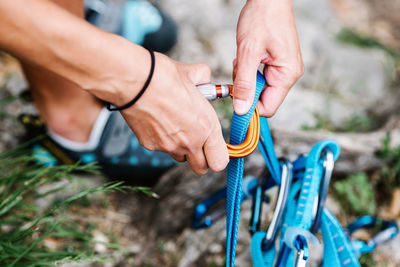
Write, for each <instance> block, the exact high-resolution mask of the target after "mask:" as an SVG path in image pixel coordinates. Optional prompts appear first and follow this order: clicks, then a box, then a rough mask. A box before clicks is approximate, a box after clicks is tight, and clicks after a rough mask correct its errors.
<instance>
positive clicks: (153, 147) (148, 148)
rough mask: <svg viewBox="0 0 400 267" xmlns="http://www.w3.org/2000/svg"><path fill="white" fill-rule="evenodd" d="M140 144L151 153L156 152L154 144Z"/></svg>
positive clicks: (145, 142)
mask: <svg viewBox="0 0 400 267" xmlns="http://www.w3.org/2000/svg"><path fill="white" fill-rule="evenodd" d="M140 144H141V145H142V146H143V147H144V148H146V149H147V150H149V151H154V150H156V146H155V145H154V144H153V143H150V142H147V141H144V142H140Z"/></svg>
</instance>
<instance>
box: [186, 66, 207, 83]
mask: <svg viewBox="0 0 400 267" xmlns="http://www.w3.org/2000/svg"><path fill="white" fill-rule="evenodd" d="M186 70H187V75H188V78H189V80H190V81H191V82H192V83H193V84H195V85H199V84H205V83H210V82H211V68H210V67H209V66H208V65H207V64H204V63H198V64H187V65H186Z"/></svg>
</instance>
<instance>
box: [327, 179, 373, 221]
mask: <svg viewBox="0 0 400 267" xmlns="http://www.w3.org/2000/svg"><path fill="white" fill-rule="evenodd" d="M333 188H334V190H335V194H336V196H337V197H336V199H337V200H338V201H339V202H340V204H341V206H342V207H343V209H344V210H345V212H346V213H348V214H355V215H367V214H368V215H372V214H375V212H376V200H375V193H374V187H373V185H372V184H371V183H370V182H369V179H368V176H367V175H366V174H365V173H357V174H354V175H351V176H349V177H348V178H347V179H345V180H342V181H337V182H335V183H334V184H333Z"/></svg>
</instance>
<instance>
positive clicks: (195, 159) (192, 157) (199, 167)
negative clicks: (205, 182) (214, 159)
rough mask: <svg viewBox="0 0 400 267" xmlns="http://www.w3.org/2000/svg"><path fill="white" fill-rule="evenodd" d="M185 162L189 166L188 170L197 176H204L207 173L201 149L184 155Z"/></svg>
mask: <svg viewBox="0 0 400 267" xmlns="http://www.w3.org/2000/svg"><path fill="white" fill-rule="evenodd" d="M186 158H187V161H188V162H189V164H190V168H192V170H193V171H194V172H195V173H196V174H198V175H204V174H206V173H207V171H208V167H207V161H206V158H205V157H204V152H203V150H202V149H198V150H195V151H193V152H191V153H189V154H187V155H186Z"/></svg>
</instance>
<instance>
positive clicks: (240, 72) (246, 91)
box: [233, 45, 261, 115]
mask: <svg viewBox="0 0 400 267" xmlns="http://www.w3.org/2000/svg"><path fill="white" fill-rule="evenodd" d="M260 60H261V57H260V56H259V55H257V53H256V52H255V51H252V49H249V48H248V46H245V45H242V46H241V45H239V46H238V49H237V65H236V71H235V77H234V79H235V80H234V86H233V108H234V110H235V112H236V113H237V114H238V115H243V114H245V113H247V112H248V111H249V109H250V107H251V105H252V104H253V100H254V94H255V88H256V79H257V68H258V66H259V65H260Z"/></svg>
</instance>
